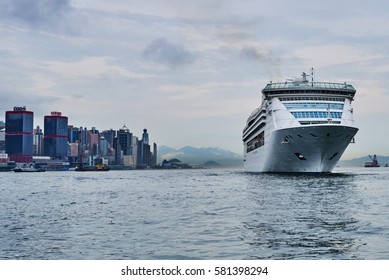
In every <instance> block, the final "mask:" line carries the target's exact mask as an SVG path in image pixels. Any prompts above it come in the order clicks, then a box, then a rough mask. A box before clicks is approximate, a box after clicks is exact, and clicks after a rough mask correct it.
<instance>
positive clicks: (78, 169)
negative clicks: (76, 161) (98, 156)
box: [75, 164, 110, 171]
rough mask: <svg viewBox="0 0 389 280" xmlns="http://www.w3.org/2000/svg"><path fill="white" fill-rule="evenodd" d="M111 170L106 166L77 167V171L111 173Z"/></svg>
mask: <svg viewBox="0 0 389 280" xmlns="http://www.w3.org/2000/svg"><path fill="white" fill-rule="evenodd" d="M109 170H110V168H109V167H108V166H107V165H105V164H96V165H88V166H83V165H80V166H77V167H76V170H75V171H109Z"/></svg>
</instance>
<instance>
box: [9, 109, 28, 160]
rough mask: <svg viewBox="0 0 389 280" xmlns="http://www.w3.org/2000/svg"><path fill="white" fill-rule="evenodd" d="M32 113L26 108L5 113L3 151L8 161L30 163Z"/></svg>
mask: <svg viewBox="0 0 389 280" xmlns="http://www.w3.org/2000/svg"><path fill="white" fill-rule="evenodd" d="M33 125H34V113H33V112H31V111H27V110H26V107H25V106H23V107H14V109H13V111H6V112H5V150H6V153H7V154H8V155H9V158H10V160H13V161H16V162H32V154H33Z"/></svg>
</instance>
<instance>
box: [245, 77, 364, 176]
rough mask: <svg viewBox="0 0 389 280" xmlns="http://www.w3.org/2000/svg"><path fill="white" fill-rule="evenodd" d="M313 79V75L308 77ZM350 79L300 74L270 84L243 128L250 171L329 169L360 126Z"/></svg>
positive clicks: (325, 170)
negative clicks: (325, 79)
mask: <svg viewBox="0 0 389 280" xmlns="http://www.w3.org/2000/svg"><path fill="white" fill-rule="evenodd" d="M309 76H311V79H310V80H308V77H309ZM355 93H356V90H355V88H354V87H353V86H352V85H350V84H347V83H329V82H316V81H314V79H313V71H312V73H311V75H307V74H306V73H302V77H301V78H300V79H296V80H291V81H289V80H288V81H286V82H283V83H272V82H270V83H269V84H267V85H266V87H265V88H264V89H263V90H262V104H261V106H259V108H257V109H256V110H254V111H253V112H252V114H251V115H250V117H249V118H248V119H247V123H246V126H245V128H244V129H243V143H244V167H245V170H246V171H248V172H298V173H329V172H331V171H332V170H333V169H334V167H335V166H336V164H337V162H338V161H339V159H340V157H341V156H342V154H343V152H344V151H345V150H346V148H347V146H348V145H349V144H350V143H353V142H354V136H355V134H356V133H357V131H358V128H357V127H355V125H354V116H353V108H352V101H353V100H354V95H355Z"/></svg>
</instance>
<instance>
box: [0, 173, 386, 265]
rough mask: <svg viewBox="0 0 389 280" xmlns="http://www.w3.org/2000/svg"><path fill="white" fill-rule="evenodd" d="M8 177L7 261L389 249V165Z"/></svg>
mask: <svg viewBox="0 0 389 280" xmlns="http://www.w3.org/2000/svg"><path fill="white" fill-rule="evenodd" d="M0 176H1V183H0V259H146V260H150V259H157V260H158V259H389V183H388V182H389V168H383V167H381V168H372V169H368V168H355V169H342V170H341V169H338V170H335V174H331V175H325V176H324V175H322V176H319V175H293V174H284V175H281V174H256V175H255V174H248V173H244V172H242V171H240V170H205V169H204V170H142V171H109V172H71V171H69V172H44V173H13V172H6V173H5V172H3V173H0Z"/></svg>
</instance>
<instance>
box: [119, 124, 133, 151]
mask: <svg viewBox="0 0 389 280" xmlns="http://www.w3.org/2000/svg"><path fill="white" fill-rule="evenodd" d="M117 137H118V140H119V143H120V147H121V149H122V151H123V155H125V156H129V155H132V133H131V132H130V130H129V129H128V127H126V126H125V125H124V126H123V128H121V129H119V130H118V132H117Z"/></svg>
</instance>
